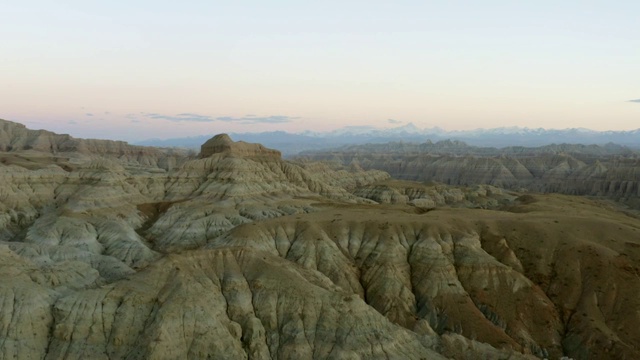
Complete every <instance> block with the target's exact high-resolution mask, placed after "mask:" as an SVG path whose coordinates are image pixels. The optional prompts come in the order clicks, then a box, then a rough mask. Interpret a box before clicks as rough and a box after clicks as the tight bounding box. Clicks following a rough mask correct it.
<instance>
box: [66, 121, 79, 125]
mask: <svg viewBox="0 0 640 360" xmlns="http://www.w3.org/2000/svg"><path fill="white" fill-rule="evenodd" d="M77 123H78V122H77V121H75V120H69V121H67V124H71V125H76V124H77Z"/></svg>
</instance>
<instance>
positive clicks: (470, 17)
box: [0, 0, 640, 141]
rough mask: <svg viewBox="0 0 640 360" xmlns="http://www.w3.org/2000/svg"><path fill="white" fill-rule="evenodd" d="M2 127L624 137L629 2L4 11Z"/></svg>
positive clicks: (635, 108) (8, 4) (120, 134)
mask: <svg viewBox="0 0 640 360" xmlns="http://www.w3.org/2000/svg"><path fill="white" fill-rule="evenodd" d="M633 100H638V101H633ZM0 118H4V119H7V120H13V121H18V122H21V123H24V124H26V125H27V126H29V127H32V128H45V129H48V130H52V131H56V132H61V133H70V134H72V135H74V136H78V137H97V138H113V139H124V140H130V141H131V140H142V139H148V138H169V137H181V136H192V135H201V134H213V133H219V132H253V131H272V130H285V131H301V130H314V131H324V130H331V129H336V128H339V127H343V126H346V125H373V126H377V127H390V126H398V125H401V124H403V123H408V122H413V123H414V124H415V125H417V126H418V127H422V128H425V127H434V126H438V127H441V128H444V129H447V130H459V129H474V128H480V127H482V128H491V127H502V126H522V127H536V128H537V127H544V128H569V127H584V128H590V129H595V130H627V129H636V128H640V121H638V120H639V119H640V1H637V0H636V1H613V0H609V1H587V0H582V1H490V0H486V1H452V0H448V1H444V0H443V1H384V2H383V1H372V0H370V1H345V0H343V1H328V0H325V1H313V2H312V1H275V0H272V1H224V2H223V1H175V0H174V1H159V0H156V1H146V0H145V1H134V0H130V1H119V0H113V1H92V0H78V1H68V0H56V1H54V0H49V1H45V0H39V1H34V0H6V1H2V2H1V3H0ZM389 119H394V120H395V121H393V124H392V122H390V121H389Z"/></svg>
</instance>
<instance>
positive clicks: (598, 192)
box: [300, 139, 640, 208]
mask: <svg viewBox="0 0 640 360" xmlns="http://www.w3.org/2000/svg"><path fill="white" fill-rule="evenodd" d="M638 142H639V143H640V139H638ZM300 159H302V160H305V159H306V160H312V161H331V162H335V163H338V164H344V165H352V164H354V165H357V166H360V167H362V168H363V169H365V170H366V169H377V170H382V171H385V172H387V173H389V174H390V175H391V176H392V177H394V178H396V179H403V180H413V181H422V182H424V181H426V182H429V181H433V182H438V183H443V184H449V185H465V186H473V185H478V184H490V185H494V186H498V187H501V188H506V189H512V190H519V191H533V192H540V193H560V194H570V195H589V196H606V197H609V198H613V199H615V200H619V201H622V202H624V203H626V204H628V205H631V206H633V207H636V208H640V201H639V198H640V152H638V151H637V150H633V149H629V148H627V147H624V146H619V145H615V144H606V145H603V146H599V145H580V144H559V145H558V144H553V145H547V146H542V147H534V148H526V147H507V148H502V149H497V148H491V147H476V146H469V145H467V144H465V143H463V142H460V141H450V140H446V141H440V142H437V143H433V142H426V143H423V144H414V143H387V144H368V145H357V146H348V147H343V148H339V149H335V150H331V151H321V152H306V153H304V155H303V156H301V157H300Z"/></svg>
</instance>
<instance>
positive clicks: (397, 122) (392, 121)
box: [387, 119, 402, 124]
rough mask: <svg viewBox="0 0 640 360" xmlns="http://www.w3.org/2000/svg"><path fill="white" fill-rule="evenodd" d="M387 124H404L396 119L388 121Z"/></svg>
mask: <svg viewBox="0 0 640 360" xmlns="http://www.w3.org/2000/svg"><path fill="white" fill-rule="evenodd" d="M387 122H388V123H389V124H402V121H400V120H396V119H389V120H387Z"/></svg>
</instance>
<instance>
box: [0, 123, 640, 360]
mask: <svg viewBox="0 0 640 360" xmlns="http://www.w3.org/2000/svg"><path fill="white" fill-rule="evenodd" d="M47 136H49V135H47ZM10 141H11V142H12V143H14V144H16V143H17V141H16V140H10ZM109 146H111V145H109ZM107 147H108V146H107ZM150 151H157V152H158V154H159V155H158V157H157V158H154V159H158V160H157V161H140V160H139V159H141V158H138V157H136V158H132V157H130V156H123V155H122V154H121V155H114V154H113V153H93V152H88V153H87V152H80V151H76V150H69V151H51V149H49V150H36V149H34V148H31V149H27V150H24V149H23V150H19V149H12V150H11V151H9V152H6V151H5V152H2V153H0V160H1V161H0V277H1V278H2V281H0V358H6V359H11V358H15V359H33V358H43V359H58V358H60V359H62V358H65V359H86V358H96V359H121V358H127V359H137V358H141V359H142V358H145V359H177V358H192V359H200V358H216V359H218V358H221V359H222V358H229V359H238V358H247V359H288V358H296V359H298V358H314V359H325V358H336V359H365V358H366V359H369V358H383V359H384V358H387V359H396V358H407V359H424V358H427V359H440V358H451V359H478V358H485V359H519V358H531V359H533V358H550V359H559V358H560V357H562V356H570V357H573V358H575V359H609V358H629V359H631V358H637V357H640V353H639V352H638V351H639V350H638V349H639V348H640V343H639V342H638V339H640V333H638V328H639V327H638V325H639V324H640V318H639V315H638V314H640V301H639V300H638V297H637V296H636V295H637V293H638V292H639V291H640V277H639V274H640V268H639V266H640V265H639V264H640V240H639V239H640V237H639V236H638V235H639V233H640V220H639V219H638V218H636V217H634V216H633V215H632V214H625V213H622V212H620V211H619V209H618V208H616V207H615V206H614V205H612V204H610V203H606V202H596V201H593V200H588V199H585V198H582V197H573V196H561V195H533V196H532V195H527V194H522V193H517V192H510V191H506V190H503V189H500V188H498V187H494V186H490V185H478V186H472V187H460V186H450V185H438V184H425V183H416V182H411V181H399V180H393V179H391V178H390V177H389V175H388V174H387V173H385V172H382V171H377V170H363V168H362V167H360V166H359V165H356V164H351V165H350V166H343V165H337V164H335V163H318V162H313V163H312V162H304V163H296V162H289V161H285V160H282V159H281V157H280V155H279V153H278V152H277V151H275V150H271V149H267V148H264V147H262V146H260V145H258V144H248V143H236V142H233V141H232V140H231V139H229V138H228V137H227V136H225V135H220V136H218V137H216V138H213V139H211V140H210V141H209V142H207V143H206V144H205V145H203V148H202V151H201V154H200V156H199V157H189V156H186V155H184V154H169V155H167V153H165V152H163V151H162V150H150ZM145 156H146V155H145ZM166 156H170V157H172V158H173V159H174V162H173V163H174V164H175V166H172V167H170V168H167V167H163V166H162V165H161V163H162V161H161V159H163V158H164V157H166Z"/></svg>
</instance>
